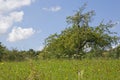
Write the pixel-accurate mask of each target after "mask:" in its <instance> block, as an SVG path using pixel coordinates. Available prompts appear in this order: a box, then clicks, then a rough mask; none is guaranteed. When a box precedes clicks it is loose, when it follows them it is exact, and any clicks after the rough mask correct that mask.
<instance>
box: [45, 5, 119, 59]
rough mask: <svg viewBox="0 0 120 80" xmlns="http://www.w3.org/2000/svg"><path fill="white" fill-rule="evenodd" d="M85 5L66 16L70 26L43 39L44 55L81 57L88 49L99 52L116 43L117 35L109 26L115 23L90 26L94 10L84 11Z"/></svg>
mask: <svg viewBox="0 0 120 80" xmlns="http://www.w3.org/2000/svg"><path fill="white" fill-rule="evenodd" d="M85 6H86V5H84V6H82V7H81V8H80V9H79V10H78V11H76V13H75V14H74V15H72V16H68V17H67V23H68V24H71V26H70V27H68V28H66V29H65V30H63V31H61V33H60V34H57V33H55V34H53V35H50V36H49V37H48V38H47V39H46V40H45V48H44V57H57V58H60V57H68V58H79V59H82V58H83V57H84V56H85V55H86V53H87V50H88V49H89V52H99V54H97V53H96V54H97V55H101V53H102V51H104V50H108V49H110V48H112V45H113V44H117V41H118V37H117V36H116V35H115V33H114V32H111V31H110V28H112V27H114V26H115V24H113V23H112V21H109V22H108V23H106V24H105V23H104V22H103V21H102V22H100V23H99V24H98V26H91V25H90V23H91V21H92V17H93V16H94V14H95V12H94V11H88V12H86V13H84V12H83V11H84V9H85Z"/></svg>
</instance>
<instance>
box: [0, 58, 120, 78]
mask: <svg viewBox="0 0 120 80" xmlns="http://www.w3.org/2000/svg"><path fill="white" fill-rule="evenodd" d="M0 80H120V60H112V59H110V60H105V59H104V60H102V59H97V60H96V59H95V60H62V59H61V60H37V61H35V60H29V61H24V62H1V63H0Z"/></svg>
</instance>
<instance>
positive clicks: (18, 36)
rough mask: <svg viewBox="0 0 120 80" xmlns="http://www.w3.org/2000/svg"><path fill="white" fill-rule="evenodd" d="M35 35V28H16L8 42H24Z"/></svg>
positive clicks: (10, 34) (9, 36)
mask: <svg viewBox="0 0 120 80" xmlns="http://www.w3.org/2000/svg"><path fill="white" fill-rule="evenodd" d="M34 33H35V31H34V30H33V28H21V27H16V28H13V29H12V32H11V33H9V35H8V39H7V41H9V42H15V41H20V40H24V39H27V38H29V37H31V36H32V35H33V34H34Z"/></svg>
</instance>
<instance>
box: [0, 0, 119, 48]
mask: <svg viewBox="0 0 120 80" xmlns="http://www.w3.org/2000/svg"><path fill="white" fill-rule="evenodd" d="M84 3H87V7H86V10H85V11H90V10H95V13H96V15H95V16H94V17H93V22H92V25H93V26H95V25H97V24H98V23H99V22H101V21H102V20H103V19H104V22H108V21H109V20H112V21H113V22H115V23H116V22H117V23H119V22H120V11H119V8H120V5H119V3H120V1H119V0H6V1H5V0H0V4H1V6H0V42H2V43H3V44H4V45H5V46H7V48H9V49H13V48H17V49H19V50H28V49H30V48H33V49H35V50H40V49H42V48H43V46H44V40H45V38H47V37H48V36H49V35H50V34H53V33H56V32H57V33H59V32H60V31H61V30H64V29H65V28H66V27H68V25H67V23H66V17H67V16H70V15H73V14H74V12H75V11H76V10H78V8H80V7H81V6H82V5H83V4H84ZM112 30H113V31H116V32H117V33H118V35H120V31H119V30H120V25H119V24H118V25H116V26H115V27H114V28H113V29H112Z"/></svg>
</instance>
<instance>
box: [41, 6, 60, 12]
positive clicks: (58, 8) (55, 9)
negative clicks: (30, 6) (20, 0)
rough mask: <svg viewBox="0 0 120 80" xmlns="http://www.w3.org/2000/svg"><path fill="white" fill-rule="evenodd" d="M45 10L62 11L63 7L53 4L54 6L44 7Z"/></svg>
mask: <svg viewBox="0 0 120 80" xmlns="http://www.w3.org/2000/svg"><path fill="white" fill-rule="evenodd" d="M42 9H43V10H45V11H52V12H57V11H60V10H61V7H60V6H53V7H49V8H47V7H45V8H42Z"/></svg>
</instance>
